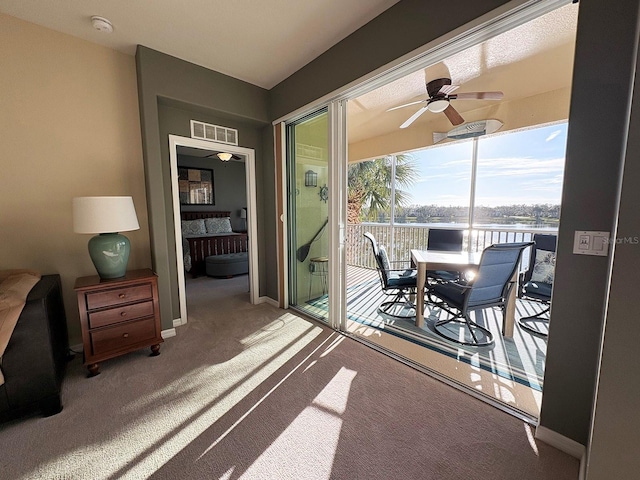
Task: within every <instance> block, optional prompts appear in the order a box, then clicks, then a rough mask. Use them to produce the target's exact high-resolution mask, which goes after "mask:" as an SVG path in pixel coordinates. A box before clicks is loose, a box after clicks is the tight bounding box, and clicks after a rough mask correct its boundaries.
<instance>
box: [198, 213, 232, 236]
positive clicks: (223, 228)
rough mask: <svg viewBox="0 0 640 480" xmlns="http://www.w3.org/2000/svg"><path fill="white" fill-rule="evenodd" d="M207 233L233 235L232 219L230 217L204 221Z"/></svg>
mask: <svg viewBox="0 0 640 480" xmlns="http://www.w3.org/2000/svg"><path fill="white" fill-rule="evenodd" d="M204 225H205V228H206V229H207V233H231V232H233V230H232V229H231V219H230V218H229V217H219V218H207V219H205V221H204Z"/></svg>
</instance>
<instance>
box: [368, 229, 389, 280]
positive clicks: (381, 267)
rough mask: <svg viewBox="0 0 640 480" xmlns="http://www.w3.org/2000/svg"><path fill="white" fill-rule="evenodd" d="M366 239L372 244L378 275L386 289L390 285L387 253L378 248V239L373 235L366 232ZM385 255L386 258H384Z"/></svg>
mask: <svg viewBox="0 0 640 480" xmlns="http://www.w3.org/2000/svg"><path fill="white" fill-rule="evenodd" d="M364 237H365V238H366V239H367V240H369V242H371V249H372V250H373V256H374V258H375V259H376V267H377V270H378V275H379V276H380V282H381V283H382V286H383V287H384V288H386V287H387V285H388V283H389V275H388V270H389V266H388V265H385V258H386V252H385V253H384V254H383V253H382V251H381V248H380V247H379V246H378V242H376V239H375V238H374V236H373V235H372V234H371V233H369V232H366V233H365V234H364ZM383 255H384V257H385V258H383ZM386 263H388V259H386Z"/></svg>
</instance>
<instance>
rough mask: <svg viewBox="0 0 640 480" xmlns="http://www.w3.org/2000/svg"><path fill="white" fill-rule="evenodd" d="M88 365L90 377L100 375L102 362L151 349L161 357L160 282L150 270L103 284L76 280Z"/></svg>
mask: <svg viewBox="0 0 640 480" xmlns="http://www.w3.org/2000/svg"><path fill="white" fill-rule="evenodd" d="M74 289H75V291H76V293H77V295H78V309H79V311H80V326H81V328H82V341H83V344H84V364H85V366H86V367H87V368H88V369H89V376H94V375H98V374H99V373H100V365H99V363H98V362H101V361H103V360H107V359H109V358H113V357H117V356H119V355H124V354H125V353H129V352H131V351H134V350H138V349H140V348H144V347H151V355H152V356H155V355H159V354H160V344H161V343H162V342H163V340H162V336H161V327H160V312H159V311H158V278H157V276H156V274H155V273H153V272H152V271H151V270H149V269H144V270H132V271H129V272H127V274H126V275H125V276H124V277H121V278H116V279H112V280H102V279H101V278H100V277H99V276H98V275H93V276H90V277H80V278H78V279H76V284H75V287H74Z"/></svg>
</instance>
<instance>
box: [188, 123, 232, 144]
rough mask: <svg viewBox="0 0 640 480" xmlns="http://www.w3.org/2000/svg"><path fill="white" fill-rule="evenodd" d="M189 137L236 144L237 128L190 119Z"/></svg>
mask: <svg viewBox="0 0 640 480" xmlns="http://www.w3.org/2000/svg"><path fill="white" fill-rule="evenodd" d="M191 138H199V139H201V140H209V141H211V142H219V143H227V144H229V145H238V130H236V129H234V128H228V127H222V126H220V125H211V124H210V123H203V122H198V121H196V120H191Z"/></svg>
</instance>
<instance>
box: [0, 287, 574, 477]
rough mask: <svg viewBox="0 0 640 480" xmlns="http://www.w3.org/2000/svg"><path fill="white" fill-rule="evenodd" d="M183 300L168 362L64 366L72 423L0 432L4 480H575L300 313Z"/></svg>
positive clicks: (127, 359)
mask: <svg viewBox="0 0 640 480" xmlns="http://www.w3.org/2000/svg"><path fill="white" fill-rule="evenodd" d="M247 286H248V283H247V277H246V276H243V277H237V278H234V279H230V280H214V279H209V278H198V279H196V280H190V281H189V282H188V285H187V297H188V308H189V322H188V324H187V325H184V326H182V327H179V328H178V335H177V336H176V337H173V338H169V339H167V341H166V342H165V343H164V344H163V345H162V347H161V350H160V351H161V355H160V356H158V357H149V356H148V353H149V352H148V351H140V352H134V353H131V354H128V355H126V356H123V357H121V358H118V359H114V360H110V361H107V362H104V363H103V364H102V365H101V372H102V373H101V374H100V375H98V376H96V377H93V378H86V376H85V369H84V368H83V367H82V365H81V361H80V359H79V358H78V359H76V360H74V361H73V362H72V363H71V364H70V365H69V370H68V373H67V376H66V378H65V383H64V394H63V403H64V409H63V411H62V412H61V413H59V414H58V415H55V416H53V417H49V418H39V417H31V418H26V419H22V420H20V421H15V422H11V423H8V424H3V425H0V452H1V453H0V477H2V478H7V479H27V478H30V479H31V478H42V479H58V478H60V479H63V478H64V479H92V480H94V479H121V478H153V479H278V480H280V479H296V480H299V479H349V480H352V479H385V480H386V479H460V478H469V479H536V480H540V479H554V480H559V479H576V478H577V477H578V461H577V460H576V459H574V458H571V457H569V456H567V455H565V454H563V453H561V452H559V451H558V450H556V449H554V448H552V447H549V446H547V445H545V444H543V443H540V442H537V441H535V440H534V439H533V429H532V428H531V427H530V426H528V425H526V424H524V423H522V422H521V421H518V420H516V419H515V418H513V417H510V416H508V415H506V414H504V413H502V412H500V411H498V410H496V409H494V408H493V407H490V406H488V405H485V404H483V403H481V402H480V401H478V400H476V399H474V398H472V397H470V396H468V395H465V394H463V393H460V392H458V391H457V390H454V389H452V388H450V387H448V386H446V385H444V384H442V383H440V382H438V381H436V380H434V379H432V378H430V377H428V376H425V375H424V374H422V373H420V372H417V371H415V370H413V369H411V368H410V367H407V366H405V365H403V364H400V363H398V362H396V361H395V360H392V359H390V358H388V357H386V356H384V355H381V354H379V353H377V352H375V351H373V350H371V349H369V348H367V347H366V346H363V345H361V344H359V343H357V342H355V341H353V340H351V339H348V338H345V337H342V336H340V335H338V334H336V333H335V332H333V331H331V330H329V329H326V328H324V327H322V326H320V325H318V324H316V323H313V322H309V321H306V320H303V319H301V318H298V317H296V316H295V315H293V314H292V313H291V312H288V311H283V310H279V309H277V308H274V307H272V306H269V305H267V304H263V305H258V306H252V305H250V304H249V303H248V293H247Z"/></svg>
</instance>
